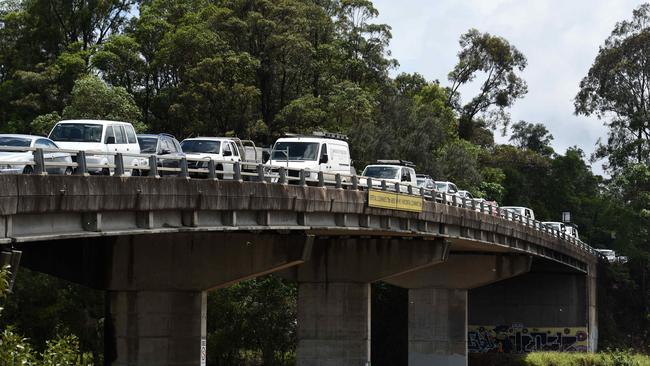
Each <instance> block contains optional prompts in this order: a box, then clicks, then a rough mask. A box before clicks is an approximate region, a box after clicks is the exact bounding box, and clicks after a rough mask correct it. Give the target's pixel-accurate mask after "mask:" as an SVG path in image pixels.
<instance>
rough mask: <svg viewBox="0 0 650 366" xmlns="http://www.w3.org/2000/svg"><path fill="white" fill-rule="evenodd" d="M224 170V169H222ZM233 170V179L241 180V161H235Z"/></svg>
mask: <svg viewBox="0 0 650 366" xmlns="http://www.w3.org/2000/svg"><path fill="white" fill-rule="evenodd" d="M224 170H225V169H224ZM233 171H234V176H233V179H234V180H236V181H238V182H241V180H242V179H241V163H240V162H238V161H236V162H235V164H233Z"/></svg>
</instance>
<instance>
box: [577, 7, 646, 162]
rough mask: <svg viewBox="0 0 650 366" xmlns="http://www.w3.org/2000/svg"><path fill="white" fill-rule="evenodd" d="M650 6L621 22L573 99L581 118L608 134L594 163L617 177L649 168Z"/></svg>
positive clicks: (602, 47)
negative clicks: (601, 123) (598, 123)
mask: <svg viewBox="0 0 650 366" xmlns="http://www.w3.org/2000/svg"><path fill="white" fill-rule="evenodd" d="M648 24H650V4H644V5H641V6H640V7H638V8H637V9H636V10H634V12H633V15H632V19H631V20H625V21H622V22H619V23H617V24H616V26H615V27H614V30H613V31H612V33H611V35H610V36H609V38H607V40H605V44H604V45H603V46H601V47H600V50H599V51H598V55H597V56H596V60H595V61H594V63H593V65H592V66H591V68H590V69H589V72H588V74H587V76H585V78H584V79H582V81H581V82H580V91H579V92H578V94H577V95H576V97H575V112H576V113H577V114H584V115H592V114H595V115H596V116H598V118H600V119H605V120H606V122H605V124H606V125H607V127H608V128H609V132H608V138H607V143H603V142H599V144H598V149H597V150H596V152H595V154H594V158H595V159H600V158H607V159H608V163H607V165H606V168H607V169H608V170H609V172H610V173H612V174H614V175H616V174H619V173H620V172H621V169H623V168H625V167H626V166H628V165H629V164H640V163H643V164H648V163H650V142H649V141H650V82H649V81H650V69H648V67H647V65H648V64H649V63H650V28H649V26H648Z"/></svg>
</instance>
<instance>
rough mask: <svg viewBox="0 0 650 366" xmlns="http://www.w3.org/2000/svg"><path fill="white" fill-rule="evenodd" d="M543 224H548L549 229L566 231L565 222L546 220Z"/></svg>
mask: <svg viewBox="0 0 650 366" xmlns="http://www.w3.org/2000/svg"><path fill="white" fill-rule="evenodd" d="M542 224H544V225H546V226H547V227H548V228H549V229H553V230H554V231H557V232H559V233H560V234H561V233H563V232H565V228H566V225H564V223H563V222H557V221H544V222H542Z"/></svg>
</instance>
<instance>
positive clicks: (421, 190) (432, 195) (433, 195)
mask: <svg viewBox="0 0 650 366" xmlns="http://www.w3.org/2000/svg"><path fill="white" fill-rule="evenodd" d="M420 197H422V198H424V187H420ZM431 197H433V200H434V202H435V200H436V198H435V193H433V192H431Z"/></svg>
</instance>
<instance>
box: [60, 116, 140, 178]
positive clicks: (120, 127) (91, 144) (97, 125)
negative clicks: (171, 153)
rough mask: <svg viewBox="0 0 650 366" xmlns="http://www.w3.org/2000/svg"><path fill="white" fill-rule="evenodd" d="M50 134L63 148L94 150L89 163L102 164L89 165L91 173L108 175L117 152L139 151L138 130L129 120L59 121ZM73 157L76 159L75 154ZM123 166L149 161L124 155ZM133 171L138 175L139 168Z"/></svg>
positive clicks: (87, 161)
mask: <svg viewBox="0 0 650 366" xmlns="http://www.w3.org/2000/svg"><path fill="white" fill-rule="evenodd" d="M48 137H49V138H50V139H51V140H52V141H55V142H56V144H57V145H59V147H60V148H62V149H70V150H83V151H88V152H91V153H90V154H87V155H86V164H88V165H99V167H92V168H91V167H89V168H88V172H89V173H91V174H103V175H109V174H110V173H111V172H112V169H110V168H109V167H108V165H109V164H114V162H115V156H114V154H115V153H123V154H139V153H140V145H139V144H138V139H137V137H136V135H135V129H134V128H133V126H132V125H131V124H130V123H127V122H119V121H102V120H92V119H84V120H66V121H61V122H59V123H57V124H56V125H55V126H54V128H53V129H52V131H51V132H50V135H49V136H48ZM92 152H104V153H110V155H109V154H106V155H103V154H102V155H99V154H98V155H92ZM73 159H75V160H76V157H73ZM124 165H126V166H143V165H148V164H146V162H145V161H144V159H142V158H137V157H131V156H124ZM104 166H105V167H104ZM126 172H127V174H130V173H131V171H130V169H126ZM133 173H135V174H139V173H140V171H138V170H136V171H134V172H133ZM135 174H134V175H135Z"/></svg>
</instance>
